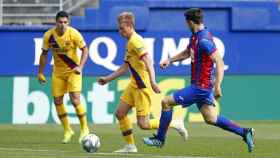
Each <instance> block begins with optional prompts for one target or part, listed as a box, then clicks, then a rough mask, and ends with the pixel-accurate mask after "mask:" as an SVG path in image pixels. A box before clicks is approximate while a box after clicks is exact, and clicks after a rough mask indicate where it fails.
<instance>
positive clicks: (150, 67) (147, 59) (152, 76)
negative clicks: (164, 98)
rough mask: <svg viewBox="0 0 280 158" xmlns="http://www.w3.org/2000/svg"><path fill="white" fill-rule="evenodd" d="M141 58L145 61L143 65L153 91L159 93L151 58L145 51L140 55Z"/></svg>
mask: <svg viewBox="0 0 280 158" xmlns="http://www.w3.org/2000/svg"><path fill="white" fill-rule="evenodd" d="M141 60H143V62H144V63H145V65H146V67H147V71H148V73H149V78H150V82H151V86H152V89H153V90H154V92H155V93H160V89H159V87H158V86H157V82H156V77H155V69H154V66H153V65H152V61H151V58H150V57H149V55H148V53H145V54H144V55H143V56H142V57H141Z"/></svg>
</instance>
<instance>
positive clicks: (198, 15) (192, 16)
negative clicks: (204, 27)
mask: <svg viewBox="0 0 280 158" xmlns="http://www.w3.org/2000/svg"><path fill="white" fill-rule="evenodd" d="M184 15H185V19H186V21H188V20H190V21H193V22H194V23H195V24H201V23H203V11H202V10H201V9H200V8H190V9H188V10H186V11H185V13H184Z"/></svg>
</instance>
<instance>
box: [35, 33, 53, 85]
mask: <svg viewBox="0 0 280 158" xmlns="http://www.w3.org/2000/svg"><path fill="white" fill-rule="evenodd" d="M49 37H50V32H49V31H47V32H46V33H45V34H44V37H43V45H42V53H41V55H40V61H39V71H38V75H37V79H38V81H39V83H40V84H44V83H46V82H47V80H46V77H45V76H44V69H45V67H46V63H47V59H48V51H49Z"/></svg>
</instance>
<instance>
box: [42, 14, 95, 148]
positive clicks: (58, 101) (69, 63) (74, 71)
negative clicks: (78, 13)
mask: <svg viewBox="0 0 280 158" xmlns="http://www.w3.org/2000/svg"><path fill="white" fill-rule="evenodd" d="M77 48H79V49H80V50H81V51H82V56H81V59H79V57H78V55H77ZM49 49H50V50H52V55H53V57H54V66H53V73H52V95H53V97H54V104H55V108H56V111H57V114H58V117H59V119H60V121H61V123H62V125H63V128H64V137H63V140H62V143H68V142H69V141H70V140H71V138H72V136H73V135H74V132H73V130H72V129H71V127H70V123H69V120H68V118H67V111H66V109H65V106H64V105H63V97H64V94H65V93H67V92H69V96H70V99H71V102H72V104H73V105H74V107H75V110H76V113H77V116H78V117H79V120H80V125H81V131H80V137H79V142H81V140H82V138H83V137H84V136H85V135H87V134H88V133H89V129H88V125H87V119H86V111H85V109H84V107H83V105H82V104H81V102H80V93H81V87H82V70H83V67H84V64H85V62H86V60H87V58H88V48H87V46H86V43H85V41H84V39H83V37H82V35H81V34H80V33H79V31H77V30H76V29H74V28H72V27H70V26H69V15H68V13H66V12H64V11H60V12H58V13H57V15H56V26H55V27H53V28H51V29H49V30H48V31H47V32H46V33H45V34H44V40H43V48H42V54H41V56H40V65H39V72H38V80H39V82H40V83H41V84H43V83H46V79H45V76H44V73H43V71H44V68H45V65H46V61H47V53H48V50H49Z"/></svg>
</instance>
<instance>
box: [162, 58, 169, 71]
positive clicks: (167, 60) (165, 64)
mask: <svg viewBox="0 0 280 158" xmlns="http://www.w3.org/2000/svg"><path fill="white" fill-rule="evenodd" d="M169 64H170V60H169V59H166V60H164V61H163V62H161V63H160V68H162V69H165V68H167V67H168V66H169Z"/></svg>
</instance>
